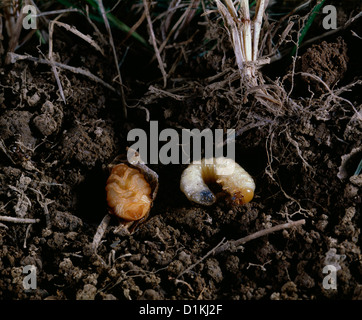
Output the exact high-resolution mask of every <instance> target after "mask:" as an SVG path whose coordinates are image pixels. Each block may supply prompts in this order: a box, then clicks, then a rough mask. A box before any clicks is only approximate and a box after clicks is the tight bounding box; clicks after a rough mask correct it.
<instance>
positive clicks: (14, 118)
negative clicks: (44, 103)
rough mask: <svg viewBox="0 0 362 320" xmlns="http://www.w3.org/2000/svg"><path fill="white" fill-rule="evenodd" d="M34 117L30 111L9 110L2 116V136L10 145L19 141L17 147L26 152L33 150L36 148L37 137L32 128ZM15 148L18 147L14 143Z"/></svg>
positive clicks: (0, 122) (0, 133)
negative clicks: (31, 123)
mask: <svg viewBox="0 0 362 320" xmlns="http://www.w3.org/2000/svg"><path fill="white" fill-rule="evenodd" d="M32 117H33V115H32V113H30V112H29V111H18V110H8V111H6V112H5V113H4V114H3V115H2V116H1V118H0V136H1V138H2V139H3V140H4V142H5V143H6V144H7V145H8V146H9V145H11V143H15V142H18V145H17V147H18V148H20V149H21V150H22V151H23V152H24V153H25V152H27V153H28V152H31V151H32V150H33V149H34V147H35V145H36V138H35V137H34V136H33V134H32V132H31V129H30V121H31V118H32ZM14 148H16V145H14ZM11 151H13V150H11ZM15 152H16V150H15V149H14V153H15Z"/></svg>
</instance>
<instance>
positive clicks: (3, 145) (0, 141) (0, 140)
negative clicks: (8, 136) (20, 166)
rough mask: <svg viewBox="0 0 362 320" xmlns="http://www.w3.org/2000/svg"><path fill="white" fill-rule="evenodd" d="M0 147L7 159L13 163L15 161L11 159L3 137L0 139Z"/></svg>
mask: <svg viewBox="0 0 362 320" xmlns="http://www.w3.org/2000/svg"><path fill="white" fill-rule="evenodd" d="M0 149H1V150H2V151H3V152H4V154H5V155H6V156H7V157H8V158H9V160H10V161H11V162H12V164H15V161H14V160H13V158H12V157H11V156H10V154H9V153H8V149H7V147H6V145H5V143H4V140H3V139H0Z"/></svg>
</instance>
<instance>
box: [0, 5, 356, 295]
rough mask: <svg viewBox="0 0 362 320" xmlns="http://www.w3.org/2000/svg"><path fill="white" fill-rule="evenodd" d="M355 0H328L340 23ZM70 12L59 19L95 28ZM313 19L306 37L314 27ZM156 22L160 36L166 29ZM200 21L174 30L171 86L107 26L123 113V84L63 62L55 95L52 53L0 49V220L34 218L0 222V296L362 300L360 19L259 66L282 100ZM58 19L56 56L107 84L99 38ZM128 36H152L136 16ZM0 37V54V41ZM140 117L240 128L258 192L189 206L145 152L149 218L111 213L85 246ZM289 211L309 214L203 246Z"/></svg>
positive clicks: (138, 48) (109, 65)
mask: <svg viewBox="0 0 362 320" xmlns="http://www.w3.org/2000/svg"><path fill="white" fill-rule="evenodd" d="M332 2H333V1H332ZM355 3H356V4H355V5H354V6H352V5H351V6H352V7H351V8H349V7H348V6H345V5H343V7H342V5H341V4H340V3H339V2H338V1H335V2H334V4H335V5H336V6H337V7H338V23H339V24H338V25H339V26H340V25H343V24H344V23H345V22H346V21H347V20H348V17H350V15H351V14H353V13H354V14H355V13H356V7H357V6H358V5H357V2H355ZM58 6H59V5H58ZM54 7H55V8H57V5H56V4H55V5H54ZM51 8H52V7H51V6H50V7H49V8H47V10H50V9H51ZM272 8H273V7H272ZM58 9H59V8H58ZM359 9H361V8H359ZM155 10H156V9H155ZM353 10H354V11H353ZM359 11H360V10H359ZM120 12H122V5H120V8H118V9H116V10H115V11H114V14H115V15H116V14H117V13H118V14H119V18H120V19H121V20H122V19H124V20H122V21H125V22H126V23H127V24H128V25H130V26H132V25H134V24H135V23H136V21H137V20H138V18H139V16H137V15H136V13H134V12H133V15H131V14H129V15H128V16H125V15H124V14H123V16H122V14H121V13H120ZM357 12H358V11H357ZM140 14H142V12H141V13H140ZM75 17H77V16H74V14H73V15H72V14H68V15H67V16H66V17H65V18H64V19H63V20H62V21H65V22H67V23H69V24H74V25H75V26H76V27H77V28H78V29H79V30H80V31H82V32H84V33H86V34H87V33H88V34H91V33H92V30H93V29H92V28H91V26H90V25H89V23H87V20H86V19H85V18H84V21H83V20H82V21H77V19H76V18H75ZM322 18H323V16H319V17H318V18H317V19H316V21H315V22H314V24H313V26H314V29H313V28H312V29H311V30H310V34H309V35H308V37H310V38H312V37H313V36H316V35H320V34H321V33H323V32H324V30H323V29H322V26H321V25H322V24H321V23H322V22H321V20H322ZM78 19H79V17H78ZM294 19H295V21H299V20H298V19H300V18H299V17H294ZM161 21H162V22H159V21H158V22H156V21H155V24H154V29H155V34H156V36H157V37H159V39H162V31H163V30H167V28H166V27H165V23H164V20H162V19H161ZM205 21H207V20H205V17H201V16H200V15H199V16H195V17H194V19H193V20H192V21H191V22H190V24H189V26H188V27H184V28H183V29H182V30H180V32H179V36H178V37H177V38H176V39H174V38H171V39H173V40H169V43H168V46H166V49H165V51H164V52H163V53H162V59H163V60H164V61H165V66H166V69H167V71H168V72H169V73H168V80H167V86H166V87H163V80H162V78H161V72H160V70H159V68H158V64H157V60H154V61H153V62H150V61H151V60H152V57H153V51H152V49H149V48H148V47H145V46H143V45H142V44H140V43H139V42H138V41H137V40H135V39H133V38H132V37H130V38H128V39H127V40H125V42H124V43H121V41H122V39H125V36H126V34H125V33H122V32H119V33H118V31H117V30H115V29H114V30H113V29H112V30H113V32H114V33H115V34H114V39H117V41H115V44H116V50H117V53H118V55H119V56H120V57H123V60H124V61H123V62H122V65H121V72H122V77H123V82H124V88H125V94H126V98H127V103H128V105H129V106H130V107H129V108H128V118H127V119H125V118H124V117H123V115H122V107H121V98H120V96H119V95H117V94H116V93H114V92H111V91H110V90H109V89H107V88H106V87H105V86H103V85H102V84H101V83H99V82H94V81H92V80H91V79H89V78H87V77H85V76H83V75H81V74H77V73H72V72H70V71H67V70H62V69H60V68H59V70H58V72H59V78H60V81H61V83H62V87H63V91H64V96H65V97H66V104H64V102H63V101H62V98H61V96H60V93H59V89H58V86H57V82H56V79H55V77H54V74H53V72H52V71H51V68H50V67H49V66H48V65H44V64H39V63H35V64H34V63H33V62H30V61H25V60H24V61H18V62H16V63H11V64H7V65H6V64H5V63H4V57H2V58H3V62H2V65H1V66H0V83H1V85H0V116H1V118H0V216H4V217H5V216H6V217H14V218H19V219H24V218H26V219H38V220H37V222H36V223H12V222H7V221H0V299H48V300H54V299H70V300H74V299H104V300H114V299H120V300H130V299H132V300H138V299H150V300H156V299H157V300H159V299H170V300H181V299H192V300H196V299H201V300H211V299H228V300H234V299H235V300H258V299H273V300H279V299H281V300H286V299H292V300H295V299H308V300H309V299H311V300H313V299H319V300H321V299H322V300H323V299H341V298H343V299H362V260H361V235H360V226H361V219H362V216H361V203H362V193H361V188H362V182H361V181H362V174H359V175H355V174H354V173H355V170H356V169H357V167H358V164H359V162H360V160H361V159H362V146H361V141H362V120H361V119H362V96H361V87H362V82H361V81H362V77H361V71H362V69H361V64H360V54H359V53H358V48H359V47H360V43H359V42H360V41H361V39H360V38H358V37H355V36H354V35H353V34H352V32H351V31H353V32H354V33H355V34H357V35H359V36H362V28H361V26H362V25H361V23H360V22H355V23H352V24H351V25H350V26H349V27H348V28H346V29H343V30H341V31H339V32H337V33H334V34H332V35H330V36H328V37H324V38H322V39H319V40H316V41H314V42H313V43H311V44H309V45H307V46H305V47H301V48H300V49H299V50H298V56H297V58H296V60H295V63H294V62H293V60H292V59H290V58H288V57H286V58H285V59H282V60H279V61H276V62H273V63H272V64H271V65H269V66H266V67H265V68H262V69H261V70H260V72H261V73H262V74H263V75H264V78H265V79H267V80H265V81H266V83H270V84H271V86H274V88H276V89H275V90H276V92H278V93H279V98H280V101H283V104H282V105H278V106H277V105H273V104H272V103H270V104H269V105H268V106H265V105H263V104H261V103H260V101H258V100H257V99H254V98H253V95H252V94H250V93H249V95H246V94H245V92H243V91H242V90H240V80H239V79H238V77H237V72H235V70H236V67H235V61H234V57H233V52H232V47H231V44H230V42H229V39H228V36H227V33H226V32H225V30H224V29H223V28H220V23H219V22H218V21H217V20H216V19H214V20H210V21H208V22H207V23H203V24H198V23H201V22H205ZM99 27H100V30H101V31H102V32H103V33H104V35H106V34H107V33H106V30H105V29H103V26H102V25H101V24H100V25H99ZM55 30H56V33H55V37H54V49H53V50H54V52H55V53H56V60H57V61H61V62H63V63H66V64H68V65H71V66H75V67H86V68H87V69H88V70H89V71H90V72H92V73H93V74H94V75H97V76H98V77H100V78H102V79H103V80H104V81H106V82H108V83H111V84H112V86H113V87H117V85H118V83H117V82H112V80H114V79H115V77H116V71H115V68H114V61H113V59H112V57H113V54H112V50H111V47H110V46H109V45H104V50H105V51H106V54H105V56H102V55H101V54H100V53H98V52H97V51H96V50H94V49H93V48H92V47H91V46H90V45H89V43H87V42H80V40H79V38H77V37H76V36H75V35H72V34H70V33H67V32H66V31H65V30H62V29H60V28H56V29H55ZM321 30H323V32H322V31H321ZM137 32H139V33H140V34H141V35H143V36H144V37H145V38H146V39H148V37H149V36H148V33H147V27H146V22H144V23H143V25H142V26H141V27H140V29H139V30H137ZM282 32H283V29H280V30H279V31H278V33H277V36H278V35H281V34H282ZM94 39H96V40H97V41H99V42H100V43H101V39H100V38H97V34H95V35H94ZM190 39H192V40H190ZM120 40H121V41H120ZM0 42H1V43H2V44H1V45H0V48H2V47H3V48H4V50H6V37H4V38H3V40H2V41H1V39H0ZM284 45H285V46H288V45H290V41H289V42H288V41H286V43H285V44H284ZM127 48H128V49H127ZM269 48H270V47H269ZM38 50H40V51H42V52H43V53H44V52H47V44H46V45H42V46H40V47H38V44H37V40H36V39H35V38H34V37H33V38H31V39H30V40H29V41H28V42H27V43H26V44H25V45H24V46H23V47H21V48H20V49H19V52H18V51H16V52H17V53H19V54H24V53H27V54H30V55H33V56H36V57H38V56H39V52H38ZM128 50H129V52H128V54H127V53H125V52H126V51H128ZM268 50H269V49H268V46H265V49H264V53H265V54H268ZM235 75H236V76H235ZM245 98H246V99H245ZM246 100H247V101H246ZM150 120H156V121H158V124H159V131H161V130H162V129H164V128H173V129H176V130H177V131H178V132H180V130H181V129H183V128H188V129H193V128H197V129H200V130H202V129H205V128H210V129H216V128H222V129H225V130H226V129H229V128H232V129H235V132H236V135H237V137H236V161H237V162H238V163H240V165H242V166H243V167H244V168H245V169H246V170H247V171H248V172H249V173H250V174H251V175H252V176H253V177H254V179H255V182H256V192H255V198H254V199H253V201H252V202H250V203H249V204H246V205H244V206H240V207H233V206H232V205H231V204H230V203H229V202H227V201H224V200H223V199H220V200H219V201H217V202H216V204H215V205H213V206H211V207H203V206H199V205H196V204H194V203H191V202H189V201H188V200H187V198H186V197H185V196H184V194H183V193H182V192H181V191H180V189H179V181H180V175H181V173H182V171H183V170H184V169H185V168H186V165H175V164H171V165H162V164H156V165H152V164H150V165H149V167H150V168H151V169H152V170H154V171H155V172H157V174H158V176H159V190H158V193H157V197H156V199H155V201H154V204H153V207H152V210H151V212H150V216H149V217H148V219H147V220H146V221H145V222H144V223H143V224H141V225H140V226H138V227H137V229H136V230H135V232H133V233H132V234H128V235H119V234H118V233H114V231H115V230H116V229H117V227H118V226H119V222H120V221H119V219H117V218H116V217H115V216H112V218H111V220H110V222H109V225H108V227H107V228H106V230H105V233H104V235H103V237H102V241H101V242H100V243H99V246H98V247H97V249H96V251H94V250H93V247H92V243H93V238H94V236H95V234H96V232H97V228H98V226H99V224H100V223H101V221H102V219H103V218H104V216H105V215H107V214H108V209H107V204H106V196H105V184H106V180H107V177H108V175H109V170H108V165H109V164H110V163H111V162H112V161H113V159H114V158H116V157H117V156H118V155H120V154H124V153H125V152H126V147H130V146H131V145H132V142H129V141H127V133H128V132H129V130H131V129H132V128H143V129H145V131H146V132H148V130H149V121H150ZM299 219H305V221H306V223H305V224H304V225H302V226H299V227H296V228H288V229H284V230H282V231H278V232H275V233H271V234H269V235H267V236H264V237H260V238H257V239H255V240H253V241H249V242H247V243H245V244H243V245H242V246H240V247H238V248H234V249H235V250H225V251H223V252H220V253H218V254H212V253H211V254H210V250H212V249H213V248H215V247H216V246H217V245H218V244H219V243H220V241H222V240H223V239H225V240H232V239H234V240H236V239H240V238H242V237H245V236H247V235H250V234H253V233H254V232H257V231H259V230H263V229H267V228H270V227H271V226H274V225H278V224H283V223H286V222H290V221H297V220H299ZM26 265H34V266H35V267H36V275H37V278H36V279H37V287H36V289H28V290H25V289H24V286H23V279H24V277H25V274H24V273H23V267H24V266H26ZM326 265H333V266H334V267H335V268H336V270H337V289H336V290H334V289H328V288H324V287H323V279H324V277H325V276H326V273H323V269H324V267H325V266H326Z"/></svg>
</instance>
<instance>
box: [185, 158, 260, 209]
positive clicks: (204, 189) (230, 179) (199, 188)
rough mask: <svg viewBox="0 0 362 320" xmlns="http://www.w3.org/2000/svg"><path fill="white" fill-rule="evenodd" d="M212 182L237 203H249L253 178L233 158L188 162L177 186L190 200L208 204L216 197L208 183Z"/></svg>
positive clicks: (253, 189)
mask: <svg viewBox="0 0 362 320" xmlns="http://www.w3.org/2000/svg"><path fill="white" fill-rule="evenodd" d="M215 182H216V183H217V184H219V185H220V186H221V187H222V189H223V190H224V191H225V192H226V193H227V194H228V195H229V196H230V198H231V201H232V202H233V203H234V204H236V205H239V204H245V203H248V202H250V201H251V199H252V198H253V197H254V191H255V183H254V180H253V178H252V177H251V176H250V175H249V174H248V173H247V172H246V171H245V170H244V169H243V168H242V167H241V166H240V165H239V164H237V163H236V162H235V161H234V160H232V159H229V158H225V157H219V158H211V159H202V160H201V161H199V162H193V163H191V164H190V165H189V166H188V167H187V168H186V169H185V170H184V171H183V173H182V175H181V182H180V189H181V191H182V192H183V193H184V194H185V195H186V197H187V198H188V199H189V200H190V201H193V202H196V203H198V204H202V205H208V206H209V205H212V204H213V203H214V202H215V201H216V197H215V195H214V194H213V193H212V191H211V190H210V189H209V187H208V184H210V183H215Z"/></svg>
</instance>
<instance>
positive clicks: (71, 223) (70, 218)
mask: <svg viewBox="0 0 362 320" xmlns="http://www.w3.org/2000/svg"><path fill="white" fill-rule="evenodd" d="M51 221H52V226H53V228H56V229H59V230H69V231H76V230H79V229H80V228H81V227H82V226H83V221H82V219H80V218H78V217H76V216H74V215H72V214H70V213H68V212H61V211H54V212H53V213H52V215H51Z"/></svg>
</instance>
